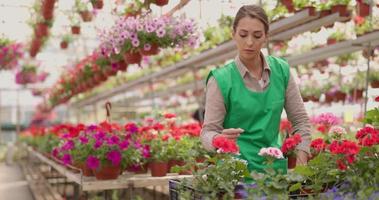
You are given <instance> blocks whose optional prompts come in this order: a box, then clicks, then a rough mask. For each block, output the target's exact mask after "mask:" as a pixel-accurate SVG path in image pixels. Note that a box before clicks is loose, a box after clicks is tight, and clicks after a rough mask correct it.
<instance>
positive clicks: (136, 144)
mask: <svg viewBox="0 0 379 200" xmlns="http://www.w3.org/2000/svg"><path fill="white" fill-rule="evenodd" d="M134 147H136V148H137V149H140V148H142V145H141V143H139V142H138V141H135V142H134Z"/></svg>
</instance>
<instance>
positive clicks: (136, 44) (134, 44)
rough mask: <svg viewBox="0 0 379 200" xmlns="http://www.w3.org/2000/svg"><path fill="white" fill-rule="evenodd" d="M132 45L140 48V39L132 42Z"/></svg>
mask: <svg viewBox="0 0 379 200" xmlns="http://www.w3.org/2000/svg"><path fill="white" fill-rule="evenodd" d="M132 45H133V46H134V47H138V46H139V40H138V39H135V40H132Z"/></svg>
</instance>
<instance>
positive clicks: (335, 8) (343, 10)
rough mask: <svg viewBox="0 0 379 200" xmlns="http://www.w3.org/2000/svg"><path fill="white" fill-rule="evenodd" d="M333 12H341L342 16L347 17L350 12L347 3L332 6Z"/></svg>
mask: <svg viewBox="0 0 379 200" xmlns="http://www.w3.org/2000/svg"><path fill="white" fill-rule="evenodd" d="M332 13H339V14H340V16H343V17H347V16H349V15H350V13H349V12H348V10H347V5H343V4H339V5H334V6H332Z"/></svg>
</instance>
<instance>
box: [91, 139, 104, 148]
mask: <svg viewBox="0 0 379 200" xmlns="http://www.w3.org/2000/svg"><path fill="white" fill-rule="evenodd" d="M102 145H103V141H102V140H97V141H96V142H95V144H93V148H94V149H98V148H100V147H101V146H102Z"/></svg>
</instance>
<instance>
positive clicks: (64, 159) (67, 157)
mask: <svg viewBox="0 0 379 200" xmlns="http://www.w3.org/2000/svg"><path fill="white" fill-rule="evenodd" d="M61 160H62V162H63V164H64V165H70V164H71V163H72V159H71V155H70V154H64V155H63V157H62V159H61Z"/></svg>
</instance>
